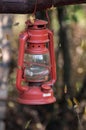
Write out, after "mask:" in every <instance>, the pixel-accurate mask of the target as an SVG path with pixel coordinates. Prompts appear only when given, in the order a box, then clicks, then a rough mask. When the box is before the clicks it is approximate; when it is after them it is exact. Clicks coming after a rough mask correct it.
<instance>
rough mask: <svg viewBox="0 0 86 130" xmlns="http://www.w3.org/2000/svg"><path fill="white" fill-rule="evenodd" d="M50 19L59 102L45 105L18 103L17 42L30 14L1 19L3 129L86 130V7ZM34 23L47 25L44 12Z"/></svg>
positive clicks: (69, 8)
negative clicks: (16, 84)
mask: <svg viewBox="0 0 86 130" xmlns="http://www.w3.org/2000/svg"><path fill="white" fill-rule="evenodd" d="M48 14H49V18H50V29H52V30H53V32H54V43H55V53H56V63H57V81H56V84H55V85H54V87H53V89H54V92H55V96H56V98H57V101H56V103H54V104H51V105H42V106H29V105H20V104H18V103H17V102H16V98H17V90H16V86H15V81H16V69H17V58H18V45H19V44H18V38H19V34H20V32H21V31H22V30H24V28H25V21H26V20H27V19H28V18H29V15H30V14H29V15H25V14H24V15H19V14H0V130H20V129H21V130H86V87H85V86H86V5H85V4H82V5H71V6H64V7H58V8H51V9H50V10H48ZM36 18H39V19H45V20H47V18H46V14H45V11H41V12H37V13H36Z"/></svg>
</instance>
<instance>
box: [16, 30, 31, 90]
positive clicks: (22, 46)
mask: <svg viewBox="0 0 86 130" xmlns="http://www.w3.org/2000/svg"><path fill="white" fill-rule="evenodd" d="M28 38H29V36H28V33H27V32H23V33H22V34H21V35H20V37H19V55H18V69H17V78H16V87H17V89H18V90H19V91H20V92H24V91H27V90H28V87H27V86H22V85H21V82H22V81H23V80H22V75H23V71H22V67H23V59H24V51H25V43H26V41H27V39H28Z"/></svg>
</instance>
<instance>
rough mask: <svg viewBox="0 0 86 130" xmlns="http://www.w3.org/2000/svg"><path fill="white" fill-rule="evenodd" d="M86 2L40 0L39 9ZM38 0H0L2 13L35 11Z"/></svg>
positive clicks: (82, 0) (85, 0)
mask: <svg viewBox="0 0 86 130" xmlns="http://www.w3.org/2000/svg"><path fill="white" fill-rule="evenodd" d="M81 3H86V0H38V1H37V11H41V10H44V9H47V8H50V7H52V5H54V6H57V7H58V6H63V5H71V4H81ZM35 4H36V0H0V13H14V14H28V13H32V12H33V11H34V8H35Z"/></svg>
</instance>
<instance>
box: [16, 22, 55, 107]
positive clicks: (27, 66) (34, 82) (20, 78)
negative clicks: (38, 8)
mask: <svg viewBox="0 0 86 130" xmlns="http://www.w3.org/2000/svg"><path fill="white" fill-rule="evenodd" d="M26 25H27V28H26V30H25V32H23V33H21V34H20V41H19V56H18V70H17V78H16V86H17V89H18V90H19V98H18V102H19V103H23V104H31V105H39V104H49V103H53V102H55V100H56V99H55V97H54V94H53V89H52V86H53V84H54V83H55V81H56V64H55V55H54V45H53V33H52V32H51V31H50V30H49V29H48V28H47V27H46V26H47V22H46V21H43V20H35V22H34V24H31V23H30V21H29V20H28V21H27V22H26Z"/></svg>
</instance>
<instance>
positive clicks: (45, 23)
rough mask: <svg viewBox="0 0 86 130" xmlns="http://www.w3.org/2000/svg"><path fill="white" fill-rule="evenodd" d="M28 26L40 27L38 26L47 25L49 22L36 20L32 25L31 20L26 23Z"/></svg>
mask: <svg viewBox="0 0 86 130" xmlns="http://www.w3.org/2000/svg"><path fill="white" fill-rule="evenodd" d="M26 24H27V25H28V26H38V25H47V24H48V22H47V21H45V20H39V19H35V21H34V23H31V22H30V20H27V21H26Z"/></svg>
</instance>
